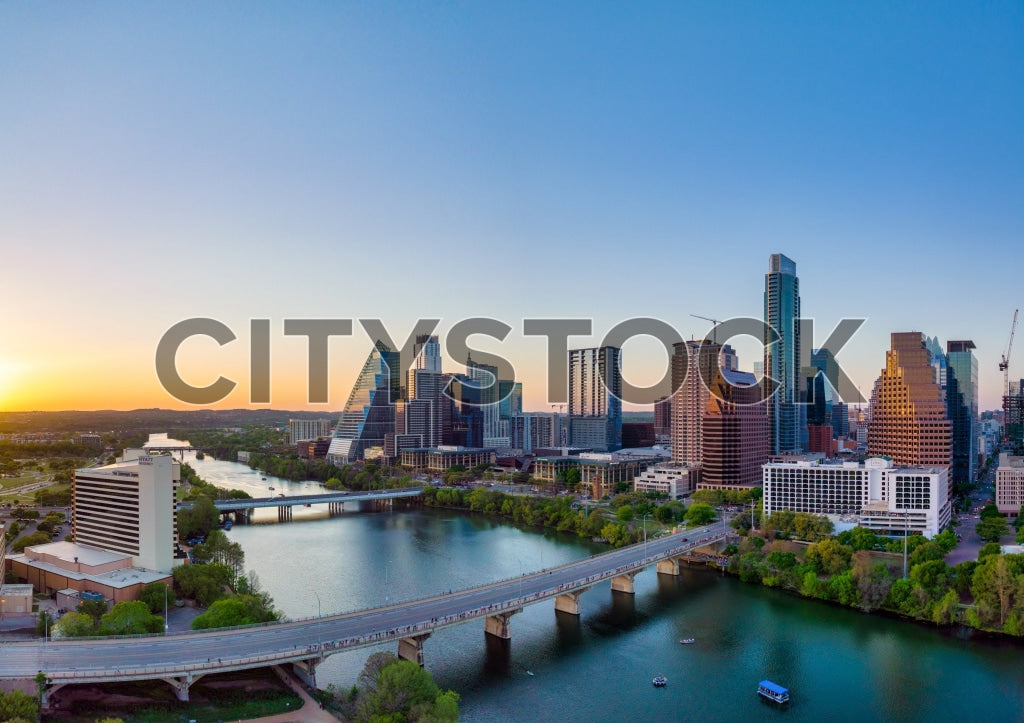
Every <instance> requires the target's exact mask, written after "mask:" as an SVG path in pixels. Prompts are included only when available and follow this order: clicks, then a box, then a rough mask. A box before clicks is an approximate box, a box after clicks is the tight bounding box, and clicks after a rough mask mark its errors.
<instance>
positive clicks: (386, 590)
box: [384, 560, 391, 605]
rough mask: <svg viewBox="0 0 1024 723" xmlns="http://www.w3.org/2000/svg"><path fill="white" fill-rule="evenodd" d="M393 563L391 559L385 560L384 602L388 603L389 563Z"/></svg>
mask: <svg viewBox="0 0 1024 723" xmlns="http://www.w3.org/2000/svg"><path fill="white" fill-rule="evenodd" d="M390 564H391V560H386V561H385V562H384V604H385V605H387V604H388V565H390Z"/></svg>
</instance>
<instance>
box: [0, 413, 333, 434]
mask: <svg viewBox="0 0 1024 723" xmlns="http://www.w3.org/2000/svg"><path fill="white" fill-rule="evenodd" d="M340 416H341V413H340V412H292V411H288V410H281V409H197V410H194V411H191V410H180V409H133V410H131V411H128V412H122V411H116V410H112V409H103V410H97V411H91V412H81V411H63V412H0V432H98V433H103V432H113V431H128V430H146V431H150V432H163V431H167V430H171V429H199V428H207V427H244V426H246V425H250V424H261V425H275V426H278V425H285V424H288V420H289V419H330V420H332V421H333V420H336V419H337V418H338V417H340Z"/></svg>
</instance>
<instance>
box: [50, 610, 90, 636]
mask: <svg viewBox="0 0 1024 723" xmlns="http://www.w3.org/2000/svg"><path fill="white" fill-rule="evenodd" d="M51 633H52V635H53V637H55V638H84V637H87V636H89V635H95V634H96V621H95V620H93V618H92V616H91V615H87V614H85V613H76V612H69V613H64V614H63V615H62V616H61V618H60V620H58V621H57V622H56V623H54V624H53V629H52V630H51Z"/></svg>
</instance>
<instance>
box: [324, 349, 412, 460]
mask: <svg viewBox="0 0 1024 723" xmlns="http://www.w3.org/2000/svg"><path fill="white" fill-rule="evenodd" d="M400 368H401V363H400V360H399V353H398V352H396V351H392V350H391V349H390V348H389V347H388V346H387V345H386V344H384V343H383V342H379V341H378V342H377V343H376V345H375V346H374V348H373V351H371V352H370V356H369V357H367V359H366V363H365V364H364V365H363V368H362V371H360V372H359V376H358V377H357V378H356V381H355V384H353V385H352V393H351V394H349V398H348V402H347V403H346V404H345V409H344V410H343V411H342V413H341V418H340V419H339V420H338V424H337V426H336V427H335V429H334V438H333V439H332V440H331V446H330V449H329V450H328V452H327V461H328V463H330V464H335V465H343V464H349V463H351V462H356V461H359V460H361V459H363V453H364V452H365V451H366V449H367V448H368V447H381V448H383V447H384V442H385V437H386V435H388V434H394V433H395V431H396V429H395V403H396V402H398V401H400V400H402V396H403V395H402V385H401V381H400V379H401V374H400V371H401V369H400ZM403 428H404V427H403Z"/></svg>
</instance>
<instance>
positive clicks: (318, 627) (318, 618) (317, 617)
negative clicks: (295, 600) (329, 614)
mask: <svg viewBox="0 0 1024 723" xmlns="http://www.w3.org/2000/svg"><path fill="white" fill-rule="evenodd" d="M313 595H315V596H316V649H317V650H320V649H321V647H322V643H321V637H320V596H319V595H318V594H317V592H316V590H314V591H313Z"/></svg>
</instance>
